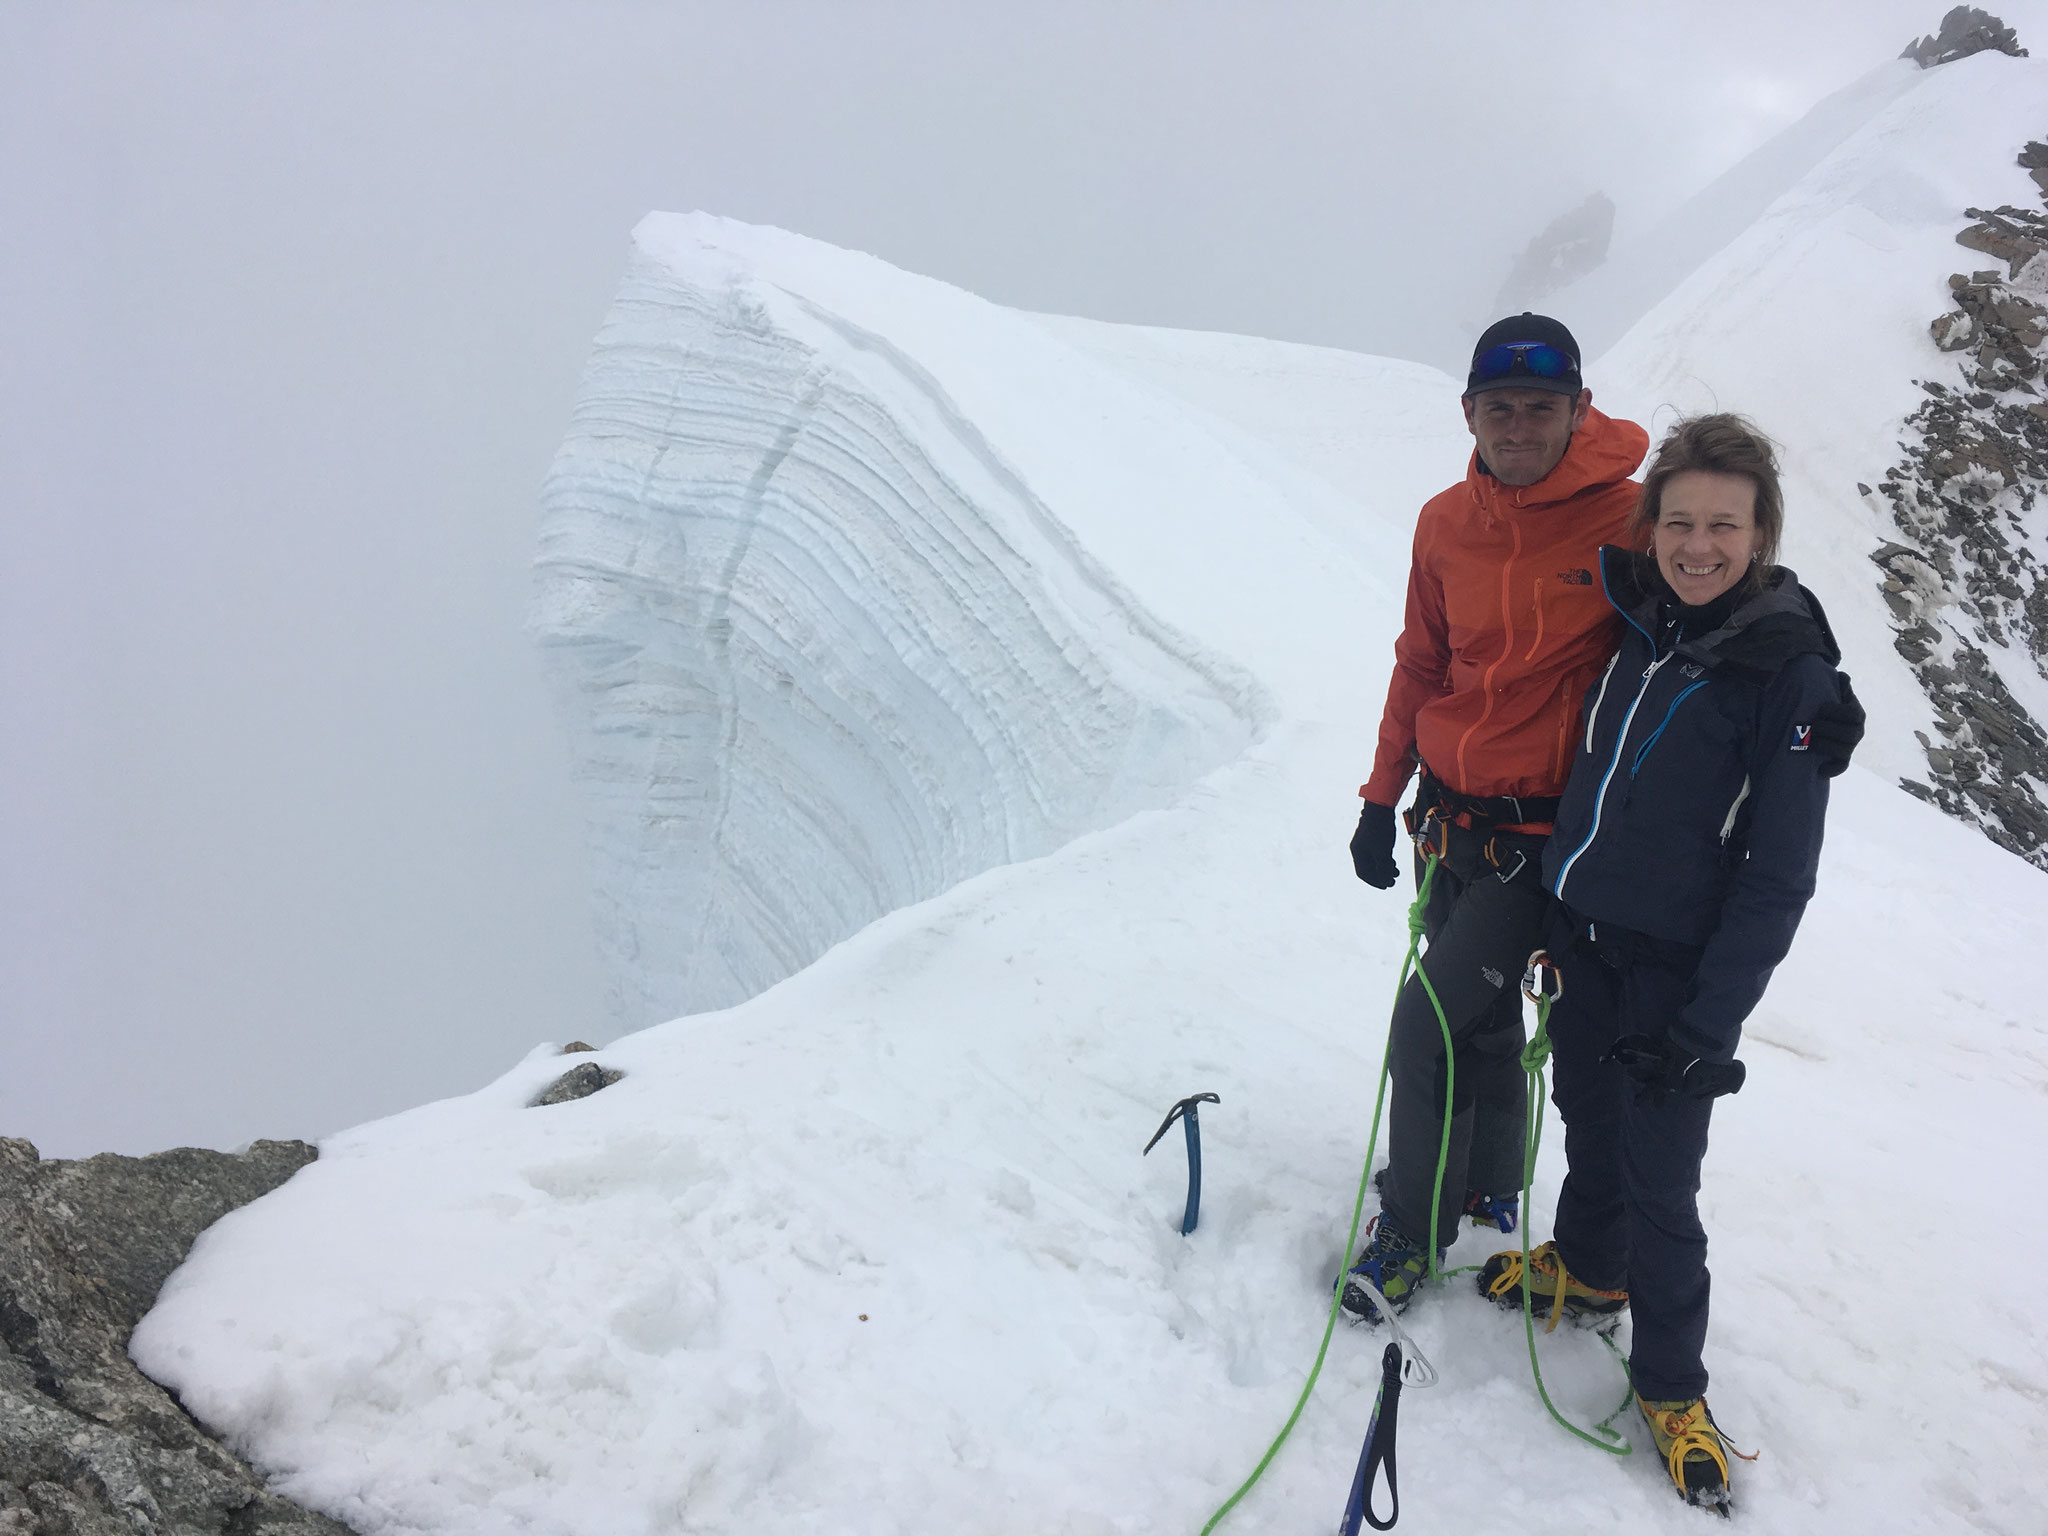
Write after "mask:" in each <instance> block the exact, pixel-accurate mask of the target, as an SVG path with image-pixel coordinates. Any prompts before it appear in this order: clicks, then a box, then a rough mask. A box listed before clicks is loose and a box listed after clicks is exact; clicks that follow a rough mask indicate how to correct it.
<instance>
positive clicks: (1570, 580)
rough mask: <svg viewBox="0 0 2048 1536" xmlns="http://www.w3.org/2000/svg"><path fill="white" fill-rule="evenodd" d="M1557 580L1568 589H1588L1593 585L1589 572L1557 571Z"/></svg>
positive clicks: (1591, 575) (1591, 574)
mask: <svg viewBox="0 0 2048 1536" xmlns="http://www.w3.org/2000/svg"><path fill="white" fill-rule="evenodd" d="M1557 579H1558V580H1559V581H1561V582H1563V583H1564V584H1565V585H1566V586H1568V587H1590V586H1591V585H1593V573H1592V572H1591V571H1559V572H1558V573H1557Z"/></svg>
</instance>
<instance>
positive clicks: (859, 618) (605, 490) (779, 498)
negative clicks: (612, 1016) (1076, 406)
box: [532, 220, 1260, 1026]
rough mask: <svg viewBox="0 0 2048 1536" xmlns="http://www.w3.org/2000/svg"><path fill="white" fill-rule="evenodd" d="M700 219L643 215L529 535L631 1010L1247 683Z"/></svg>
mask: <svg viewBox="0 0 2048 1536" xmlns="http://www.w3.org/2000/svg"><path fill="white" fill-rule="evenodd" d="M677 223H682V224H685V225H687V227H688V233H687V234H685V235H683V236H682V237H680V238H679V236H678V231H677V229H676V228H675V225H676V224H677ZM717 223H718V221H713V220H703V221H695V222H694V223H691V222H690V221H666V222H665V221H661V220H651V221H649V225H646V226H643V229H642V231H641V232H640V236H639V238H638V239H637V241H636V248H635V253H634V256H633V259H632V262H631V266H630V268H629V270H628V272H627V274H626V277H625V280H624V283H623V285H622V288H621V290H620V293H619V295H618V298H617V301H616V303H615V304H614V306H613V308H612V311H611V313H610V315H609V316H608V317H607V319H606V321H605V324H604V327H603V329H602V330H601V331H600V333H599V335H598V338H597V342H596V347H595V352H594V355H593V357H592V359H591V362H590V366H589V369H588V373H587V376H586V379H585V384H584V389H583V393H582V397H581V400H580V402H579V404H578V406H577V408H576V412H575V417H574V421H573V424H572V427H571V430H570V432H569V435H568V438H567V440H566V441H565V443H564V444H563V446H562V448H561V450H560V452H559V453H558V455H557V456H556V459H555V461H554V465H553V467H552V470H551V472H550V474H549V476H548V481H547V485H546V489H545V493H544V498H543V509H544V515H543V525H542V529H541V536H540V553H539V555H538V558H537V560H536V576H537V590H536V597H535V603H534V610H533V618H532V627H533V629H534V630H535V632H536V634H537V636H538V637H539V639H540V640H541V642H542V645H543V649H544V654H545V656H546V658H547V661H548V663H549V667H550V671H551V673H552V674H553V676H554V678H555V680H556V683H557V694H558V698H559V700H560V704H561V708H562V712H563V714H564V717H565V719H566V720H567V722H568V726H569V733H570V738H571V742H572V750H573V752H574V755H575V765H576V773H577V776H578V779H579V781H580V784H581V787H582V789H583V792H584V794H585V796H586V804H587V806H588V808H589V809H588V815H589V820H590V825H591V834H592V846H593V852H594V858H595V862H596V864H597V865H598V868H597V869H596V870H595V871H594V874H595V884H596V888H597V891H598V893H599V898H598V899H599V917H598V922H599V932H600V941H601V943H602V944H603V946H604V947H605V949H606V951H607V959H608V961H609V962H610V965H609V969H610V971H611V973H612V976H613V985H614V989H615V991H614V1003H615V1008H616V1010H617V1012H618V1014H619V1017H620V1022H621V1023H622V1024H625V1025H629V1026H631V1025H639V1024H645V1023H649V1022H653V1021H656V1020H660V1019H666V1018H670V1017H673V1016H675V1015H677V1014H679V1013H684V1012H691V1011H699V1010H703V1009H710V1008H718V1007H723V1006H727V1005H730V1004H733V1003H737V1002H739V1001H741V1000H743V999H745V998H747V997H750V996H752V995H753V994H755V993H756V992H759V991H760V990H762V989H763V988H764V987H767V986H769V985H771V984H773V983H774V982H776V981H778V980H780V979H781V978H783V977H785V976H787V975H789V974H791V973H793V972H794V971H796V970H798V969H800V968H801V967H802V966H804V965H806V964H807V963H809V962H810V961H811V960H812V959H814V958H816V957H817V956H818V955H819V954H821V953H822V952H823V951H824V950H825V949H827V948H829V947H830V946H831V945H832V944H834V943H836V942H837V941H838V940H840V939H843V938H845V937H846V936H847V935H849V934H851V933H853V932H854V931H856V930H857V929H859V928H861V927H862V926H864V925H865V924H867V923H868V922H870V921H872V920H873V919H874V918H876V917H878V916H880V915H882V914H883V913H885V912H889V911H892V910H894V909H896V908H898V907H902V906H906V905H908V904H910V903H913V902H916V901H919V900H922V899H924V898H926V897H929V896H931V895H934V894H936V893H937V892H939V891H941V890H944V889H946V888H947V887H949V886H951V885H953V884H956V883H957V882H958V881H960V880H962V879H964V878H966V877H967V876H969V875H973V874H976V873H978V872H980V871H981V870H984V869H988V868H991V867H993V866H995V865H998V864H1003V863H1009V862H1012V861H1015V860H1018V859H1025V858H1031V857H1034V856H1036V855H1039V854H1042V853H1045V852H1048V851H1049V850H1051V849H1052V848H1054V847H1057V846H1059V845H1060V844H1061V843H1063V842H1065V841H1066V840H1068V839H1069V838H1071V837H1073V836H1074V835H1076V834H1077V833H1079V832H1082V831H1086V830H1090V829H1093V828H1097V827H1102V826H1106V825H1108V824H1110V823H1112V822H1114V821H1117V820H1119V819H1121V818H1122V817H1124V816H1126V815H1128V814H1130V813H1131V812H1132V811H1134V810H1138V809H1141V808H1143V807H1145V806H1148V805H1152V804H1156V803H1158V802H1159V801H1161V800H1162V799H1164V798H1165V797H1167V796H1168V795H1170V793H1171V792H1172V791H1173V790H1175V789H1176V788H1178V787H1179V786H1181V785H1184V784H1186V783H1188V782H1190V781H1191V780H1193V779H1194V778H1196V777H1198V776H1199V775H1200V774H1202V773H1203V772H1205V771H1207V770H1208V769H1210V768H1212V767H1214V766H1215V765H1216V764H1218V763H1219V762H1222V761H1224V760H1225V759H1226V758H1228V757H1230V756H1233V755H1235V754H1236V753H1237V752H1238V751H1239V750H1241V749H1242V748H1243V746H1244V745H1245V744H1246V743H1247V742H1248V741H1249V740H1251V738H1252V737H1253V735H1254V734H1255V732H1256V728H1257V724H1258V718H1259V713H1260V706H1259V704H1258V702H1257V700H1258V690H1257V688H1256V686H1255V685H1254V684H1252V683H1251V682H1250V681H1249V679H1247V678H1244V677H1242V676H1240V675H1238V674H1237V673H1236V671H1235V669H1234V668H1232V667H1230V666H1228V665H1227V664H1225V663H1222V662H1220V661H1219V660H1218V659H1216V658H1214V657H1213V656H1209V655H1207V654H1205V653H1204V652H1203V651H1202V649H1201V648H1200V647H1198V646H1196V645H1195V644H1193V643H1192V642H1190V641H1188V640H1187V639H1186V638H1185V637H1183V636H1181V635H1180V634H1178V633H1177V632H1176V631H1174V630H1173V629H1172V628H1170V627H1169V626H1168V625H1166V624H1165V623H1163V622H1161V621H1160V620H1159V619H1158V618H1156V617H1155V616H1153V615H1152V614H1151V613H1149V612H1148V611H1147V610H1146V609H1145V607H1144V606H1143V605H1142V604H1140V603H1139V602H1138V601H1137V600H1136V599H1135V598H1134V597H1133V596H1132V595H1131V594H1130V593H1129V592H1127V591H1126V590H1124V589H1123V588H1122V587H1121V586H1119V584H1118V583H1117V582H1116V581H1115V580H1114V579H1113V578H1111V577H1110V576H1109V575H1108V574H1107V573H1106V572H1105V571H1104V570H1103V569H1102V568H1101V567H1100V566H1099V565H1098V564H1097V563H1096V562H1094V561H1093V560H1092V559H1091V558H1090V557H1089V556H1088V555H1087V554H1086V553H1085V552H1084V551H1083V550H1082V549H1081V548H1080V547H1079V545H1078V544H1077V542H1076V541H1075V540H1074V539H1073V538H1072V537H1071V536H1070V535H1069V534H1068V532H1067V531H1066V529H1065V528H1064V527H1063V526H1062V524H1061V523H1060V521H1059V520H1058V518H1057V517H1056V516H1054V514H1053V513H1052V512H1051V510H1050V509H1048V508H1047V507H1046V506H1045V504H1044V503H1043V501H1042V500H1041V499H1040V498H1039V497H1038V496H1037V495H1036V494H1034V492H1033V491H1032V490H1031V489H1030V488H1029V487H1028V486H1027V485H1026V484H1025V483H1024V482H1023V480H1022V479H1021V478H1020V477H1019V476H1018V475H1016V474H1015V473H1013V472H1012V471H1011V470H1010V469H1009V468H1008V466H1007V465H1006V463H1005V461H1004V459H1003V457H1002V456H1001V454H1000V453H999V452H998V451H997V450H996V449H995V448H994V447H993V446H992V445H991V444H990V443H989V442H988V441H987V439H986V438H985V437H984V436H983V435H982V434H981V433H980V432H979V431H978V430H977V429H976V428H975V427H974V426H973V425H971V424H970V423H969V422H968V421H967V420H966V418H965V416H964V414H963V413H962V412H961V411H959V410H958V409H956V408H955V407H954V405H953V403H952V401H951V400H950V399H949V398H948V396H947V394H946V391H945V390H944V389H943V388H942V387H941V386H940V385H939V383H938V382H937V381H936V380H935V379H934V378H933V377H932V375H931V374H930V373H929V372H927V371H926V370H925V369H924V368H922V367H921V366H920V365H919V364H918V363H917V361H916V360H915V359H914V358H913V357H911V356H910V355H909V354H908V353H907V352H906V351H904V350H903V349H902V348H900V347H898V346H896V345H894V344H892V343H891V342H890V341H889V340H888V339H887V338H885V337H883V336H882V335H880V334H877V333H876V332H874V331H871V330H868V329H864V328H863V327H862V326H860V325H857V324H855V323H854V322H853V321H851V320H850V319H848V318H846V317H845V316H843V315H840V314H836V313H834V312H833V311H832V309H831V308H830V307H829V306H827V305H825V304H821V303H818V302H815V301H813V300H810V299H808V298H806V297H804V296H802V295H800V294H796V293H792V292H790V291H788V290H786V289H784V288H782V287H780V286H777V285H776V284H774V283H772V282H770V281H768V280H766V279H764V278H762V277H760V276H759V275H758V274H757V273H756V272H754V271H753V270H752V269H751V268H750V267H749V266H748V265H747V264H746V263H745V262H744V261H742V260H740V259H738V258H736V257H734V256H733V255H731V254H729V253H727V252H725V251H722V250H721V249H720V248H719V247H718V246H717V244H716V243H715V234H707V233H706V232H707V231H712V230H715V226H716V225H717ZM656 237H659V250H658V251H657V250H656V249H655V248H654V247H653V246H652V245H651V244H650V240H652V239H655V238H656Z"/></svg>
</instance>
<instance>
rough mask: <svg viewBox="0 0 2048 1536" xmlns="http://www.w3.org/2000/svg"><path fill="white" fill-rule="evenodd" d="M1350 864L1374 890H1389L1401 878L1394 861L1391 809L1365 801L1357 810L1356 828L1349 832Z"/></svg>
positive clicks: (1392, 811) (1392, 812) (1392, 810)
mask: <svg viewBox="0 0 2048 1536" xmlns="http://www.w3.org/2000/svg"><path fill="white" fill-rule="evenodd" d="M1351 867H1352V868H1353V869H1355V870H1357V871H1358V878H1359V879H1361V880H1363V881H1364V882H1365V883H1366V884H1367V885H1369V886H1372V887H1373V888H1374V889H1375V890H1381V891H1390V890H1392V889H1393V888H1394V882H1395V881H1396V880H1398V879H1400V878H1401V867H1400V865H1398V864H1396V863H1395V862H1394V808H1393V807H1392V806H1391V805H1379V804H1377V803H1375V802H1374V801H1371V800H1368V801H1366V802H1365V804H1364V806H1363V807H1362V808H1361V809H1360V810H1359V813H1358V830H1357V831H1356V832H1354V833H1352V834H1351Z"/></svg>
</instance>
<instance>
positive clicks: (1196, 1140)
mask: <svg viewBox="0 0 2048 1536" xmlns="http://www.w3.org/2000/svg"><path fill="white" fill-rule="evenodd" d="M1222 1102H1223V1101H1222V1100H1221V1099H1219V1098H1217V1097H1216V1095H1215V1094H1213V1093H1192V1094H1189V1095H1188V1096H1187V1097H1186V1098H1184V1099H1182V1100H1181V1101H1180V1102H1179V1103H1178V1104H1176V1105H1174V1106H1173V1108H1171V1109H1169V1110H1168V1111H1167V1112H1166V1118H1165V1119H1164V1120H1162V1121H1160V1122H1159V1129H1158V1130H1156V1131H1154V1132H1153V1133H1152V1139H1151V1140H1150V1141H1148V1142H1146V1143H1145V1150H1144V1152H1142V1153H1140V1154H1139V1155H1140V1156H1149V1155H1150V1154H1151V1151H1152V1149H1153V1148H1154V1147H1156V1146H1158V1145H1159V1138H1160V1137H1162V1136H1164V1135H1165V1134H1166V1132H1167V1129H1168V1128H1169V1127H1170V1126H1171V1125H1172V1124H1173V1122H1174V1121H1175V1120H1179V1121H1180V1122H1181V1126H1182V1128H1183V1129H1184V1130H1186V1132H1187V1134H1188V1208H1187V1210H1186V1211H1185V1212H1184V1213H1183V1214H1182V1216H1181V1219H1180V1232H1181V1236H1182V1237H1186V1236H1187V1235H1188V1233H1190V1232H1192V1231H1194V1230H1195V1222H1196V1221H1197V1220H1198V1219H1199V1218H1200V1216H1201V1214H1202V1125H1201V1121H1200V1120H1198V1119H1197V1118H1196V1115H1195V1106H1196V1105H1198V1104H1221V1103H1222Z"/></svg>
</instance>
